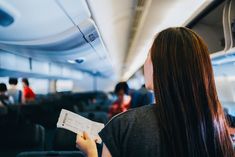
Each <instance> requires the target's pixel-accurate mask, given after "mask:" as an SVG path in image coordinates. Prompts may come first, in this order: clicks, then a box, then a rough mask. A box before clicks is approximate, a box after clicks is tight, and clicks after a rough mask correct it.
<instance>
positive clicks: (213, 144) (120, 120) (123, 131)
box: [76, 27, 234, 157]
mask: <svg viewBox="0 0 235 157" xmlns="http://www.w3.org/2000/svg"><path fill="white" fill-rule="evenodd" d="M144 70H145V83H146V87H147V88H149V89H153V90H154V93H155V99H156V100H157V102H156V105H154V106H153V107H151V106H144V107H141V108H138V109H135V110H130V111H127V112H125V113H123V114H120V115H118V116H116V117H115V118H113V119H112V120H111V121H110V122H109V123H108V124H107V125H106V126H105V128H104V129H103V130H102V131H101V132H100V137H101V138H102V140H103V142H104V147H103V154H102V155H103V156H113V157H119V156H122V157H124V156H128V157H130V156H148V157H153V156H154V157H156V156H161V157H166V156H171V157H189V156H190V157H199V156H200V157H232V156H234V152H233V148H232V143H231V139H230V136H229V133H228V127H227V124H226V120H225V117H224V113H223V110H222V107H221V104H220V102H219V100H218V96H217V93H216V88H215V82H214V76H213V71H212V66H211V61H210V57H209V53H208V48H207V47H206V45H205V44H204V42H203V41H202V39H201V38H200V37H199V36H198V35H197V34H196V33H194V32H193V31H191V30H189V29H187V28H183V27H177V28H168V29H166V30H164V31H162V32H160V33H159V34H158V36H157V37H156V39H155V40H154V42H153V45H152V48H151V51H150V53H149V55H148V58H147V60H146V62H145V65H144ZM76 143H77V146H78V147H79V148H80V149H81V150H82V151H84V152H85V153H86V154H87V155H88V157H96V156H97V153H96V152H97V151H96V147H95V144H94V141H93V140H91V139H90V138H89V136H88V135H87V134H86V133H85V134H84V136H83V137H79V136H78V137H77V141H76Z"/></svg>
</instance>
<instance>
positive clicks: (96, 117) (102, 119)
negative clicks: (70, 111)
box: [78, 111, 108, 124]
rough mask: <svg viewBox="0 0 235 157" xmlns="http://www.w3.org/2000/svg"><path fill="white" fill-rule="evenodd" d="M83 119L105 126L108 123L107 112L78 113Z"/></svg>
mask: <svg viewBox="0 0 235 157" xmlns="http://www.w3.org/2000/svg"><path fill="white" fill-rule="evenodd" d="M78 114H80V115H81V116H83V117H86V118H88V119H90V120H92V121H95V122H99V123H104V124H106V123H107V122H108V114H107V112H103V111H97V112H96V111H91V112H80V113H78Z"/></svg>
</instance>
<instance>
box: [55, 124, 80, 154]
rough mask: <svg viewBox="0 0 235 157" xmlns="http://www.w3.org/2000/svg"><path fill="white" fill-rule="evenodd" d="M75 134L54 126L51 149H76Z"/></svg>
mask: <svg viewBox="0 0 235 157" xmlns="http://www.w3.org/2000/svg"><path fill="white" fill-rule="evenodd" d="M75 143H76V134H75V133H73V132H71V131H68V130H65V129H62V128H56V131H55V135H54V140H53V148H52V149H53V150H57V151H58V150H60V151H72V150H78V149H77V148H76V144H75Z"/></svg>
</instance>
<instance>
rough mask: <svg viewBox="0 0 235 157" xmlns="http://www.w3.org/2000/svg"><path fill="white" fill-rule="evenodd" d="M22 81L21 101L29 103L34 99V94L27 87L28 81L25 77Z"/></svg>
mask: <svg viewBox="0 0 235 157" xmlns="http://www.w3.org/2000/svg"><path fill="white" fill-rule="evenodd" d="M22 83H23V97H22V101H23V103H29V102H32V101H34V100H35V98H36V95H35V93H34V92H33V90H32V89H31V88H30V87H29V81H28V79H27V78H23V79H22Z"/></svg>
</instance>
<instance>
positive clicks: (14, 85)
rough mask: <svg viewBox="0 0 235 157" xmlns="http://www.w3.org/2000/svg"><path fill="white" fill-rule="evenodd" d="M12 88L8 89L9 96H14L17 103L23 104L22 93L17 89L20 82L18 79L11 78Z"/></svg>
mask: <svg viewBox="0 0 235 157" xmlns="http://www.w3.org/2000/svg"><path fill="white" fill-rule="evenodd" d="M9 84H10V88H9V89H8V91H7V92H8V95H9V96H12V97H13V99H14V102H15V103H21V98H22V92H21V90H19V89H17V84H18V80H17V78H9Z"/></svg>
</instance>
